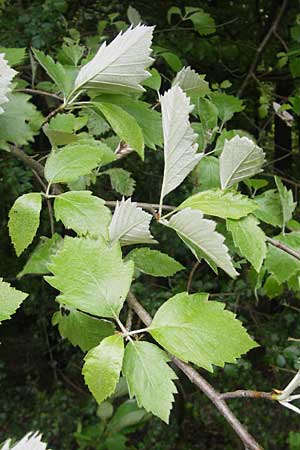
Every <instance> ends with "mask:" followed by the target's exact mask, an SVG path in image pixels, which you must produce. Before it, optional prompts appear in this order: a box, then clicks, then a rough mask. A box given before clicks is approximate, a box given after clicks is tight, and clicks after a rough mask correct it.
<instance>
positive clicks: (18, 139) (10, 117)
mask: <svg viewBox="0 0 300 450" xmlns="http://www.w3.org/2000/svg"><path fill="white" fill-rule="evenodd" d="M7 98H8V99H9V101H8V102H7V103H4V104H3V105H1V107H2V108H3V110H4V113H3V114H0V145H1V146H2V148H3V145H4V148H6V147H5V144H4V143H5V142H9V143H13V144H16V145H25V144H27V143H28V142H32V141H33V136H34V135H35V134H37V131H38V129H39V127H40V125H41V123H42V120H43V116H42V115H41V113H40V112H39V111H37V109H36V107H35V106H34V105H33V104H32V103H30V102H29V100H30V98H31V97H30V96H29V95H25V94H21V93H20V92H12V93H10V94H8V95H7Z"/></svg>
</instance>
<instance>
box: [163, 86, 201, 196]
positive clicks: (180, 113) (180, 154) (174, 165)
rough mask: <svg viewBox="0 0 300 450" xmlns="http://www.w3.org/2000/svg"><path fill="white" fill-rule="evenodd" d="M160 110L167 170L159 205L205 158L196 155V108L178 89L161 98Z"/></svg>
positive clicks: (165, 170)
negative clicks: (192, 122) (193, 122)
mask: <svg viewBox="0 0 300 450" xmlns="http://www.w3.org/2000/svg"><path fill="white" fill-rule="evenodd" d="M161 109H162V123H163V135H164V159H165V168H164V177H163V183H162V189H161V197H160V204H162V201H163V198H164V197H165V196H166V195H167V194H168V193H169V192H171V191H173V190H174V189H175V188H176V187H177V186H179V185H180V184H181V183H182V182H183V180H184V179H185V178H186V176H187V175H188V174H189V173H190V172H191V170H193V168H194V167H195V166H196V164H197V163H198V162H199V161H200V159H201V158H202V156H203V154H202V153H200V154H198V155H197V154H196V152H197V144H196V143H195V142H196V138H197V135H196V134H195V133H194V132H193V129H192V127H191V125H190V122H189V113H190V112H191V111H192V109H193V107H192V105H191V104H190V100H189V98H188V97H187V96H186V94H185V93H184V92H183V91H182V89H181V88H180V87H179V86H178V85H176V86H173V87H172V88H171V89H169V90H168V91H167V92H166V93H165V94H164V95H163V96H162V97H161Z"/></svg>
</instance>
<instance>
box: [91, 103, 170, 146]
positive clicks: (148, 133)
mask: <svg viewBox="0 0 300 450" xmlns="http://www.w3.org/2000/svg"><path fill="white" fill-rule="evenodd" d="M96 100H98V101H99V102H100V103H101V102H105V103H110V104H114V105H117V106H120V107H121V108H122V109H123V110H124V111H126V112H127V113H128V114H130V115H131V116H132V117H134V119H135V120H136V122H137V124H138V125H139V127H140V128H141V130H142V133H143V136H144V141H145V145H146V146H147V147H149V148H152V149H153V150H155V148H156V146H161V145H162V142H163V134H162V124H161V114H160V113H159V112H157V111H155V110H154V109H151V108H150V107H149V104H148V103H146V102H141V101H139V100H134V99H132V98H129V97H128V96H125V95H118V96H116V95H101V97H97V99H96ZM124 140H125V139H124Z"/></svg>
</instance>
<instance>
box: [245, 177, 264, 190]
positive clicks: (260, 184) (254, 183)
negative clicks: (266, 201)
mask: <svg viewBox="0 0 300 450" xmlns="http://www.w3.org/2000/svg"><path fill="white" fill-rule="evenodd" d="M244 183H245V185H246V186H247V187H248V188H250V189H251V188H252V189H254V191H258V190H259V189H262V188H264V187H266V186H268V184H269V182H268V181H267V180H262V179H260V178H250V179H249V180H244Z"/></svg>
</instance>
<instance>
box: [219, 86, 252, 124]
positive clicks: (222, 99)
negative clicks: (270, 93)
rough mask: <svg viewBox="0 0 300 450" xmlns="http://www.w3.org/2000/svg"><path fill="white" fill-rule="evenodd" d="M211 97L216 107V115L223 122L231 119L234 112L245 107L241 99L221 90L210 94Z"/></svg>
mask: <svg viewBox="0 0 300 450" xmlns="http://www.w3.org/2000/svg"><path fill="white" fill-rule="evenodd" d="M211 99H212V101H213V103H214V104H215V105H216V107H217V108H218V115H219V117H220V119H221V121H222V122H223V123H224V122H227V121H228V120H230V119H232V117H233V115H234V114H235V113H237V112H241V111H243V109H244V108H245V107H244V105H243V102H242V100H240V99H239V98H237V97H234V96H233V95H228V94H225V93H223V92H222V93H220V92H216V93H213V94H211Z"/></svg>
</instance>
